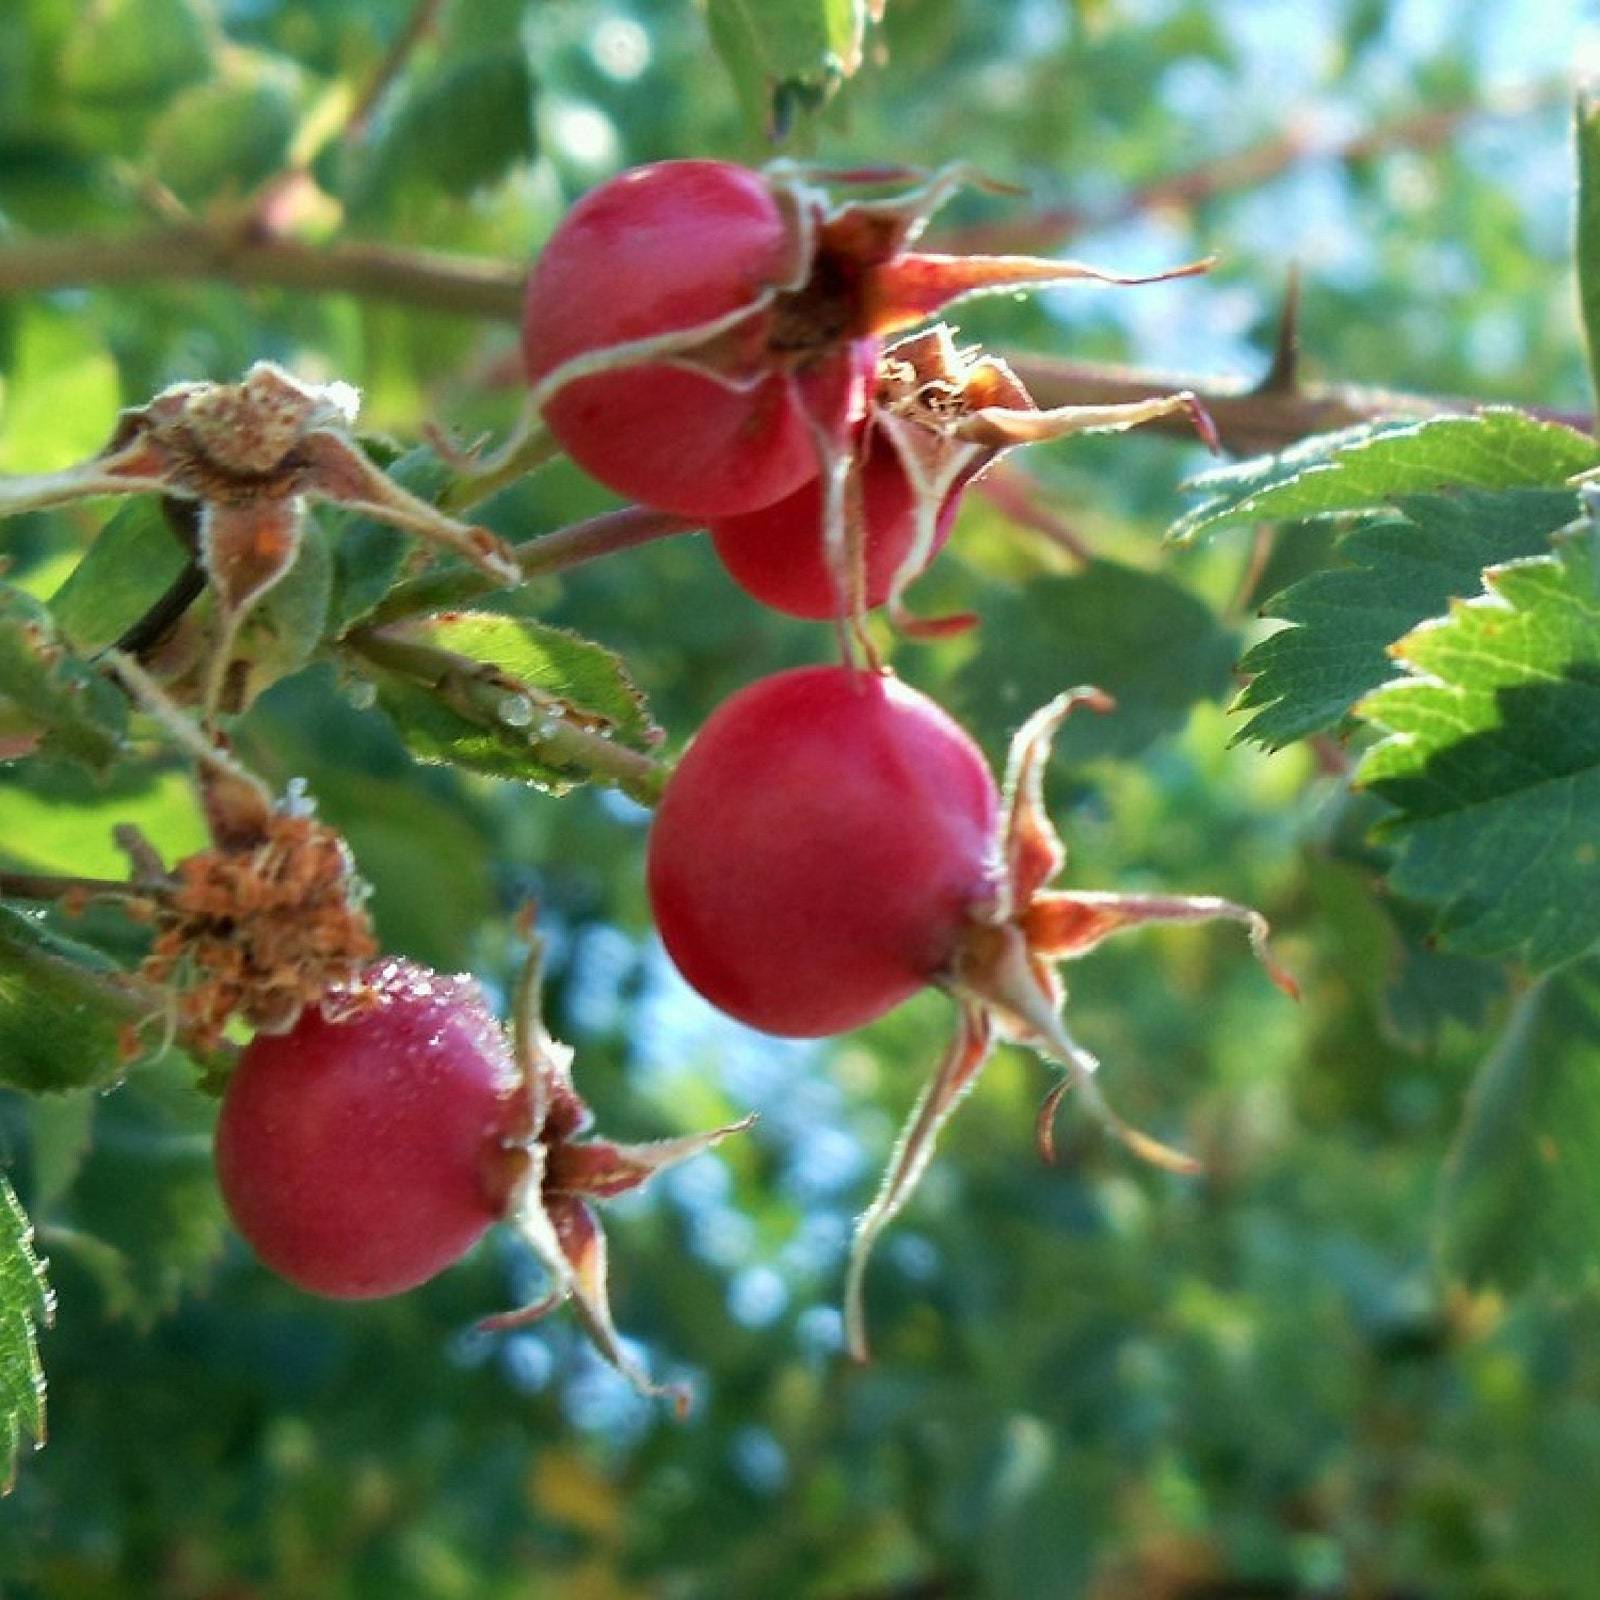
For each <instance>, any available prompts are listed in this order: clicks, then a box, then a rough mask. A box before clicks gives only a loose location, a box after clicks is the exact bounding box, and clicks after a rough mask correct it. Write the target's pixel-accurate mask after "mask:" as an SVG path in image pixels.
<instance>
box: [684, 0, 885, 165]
mask: <svg viewBox="0 0 1600 1600" xmlns="http://www.w3.org/2000/svg"><path fill="white" fill-rule="evenodd" d="M706 18H707V22H708V24H709V26H710V29H711V42H712V44H713V45H714V46H715V47H716V51H717V54H718V55H719V56H721V58H722V62H723V65H724V66H725V67H727V69H728V71H729V73H730V74H731V75H732V77H733V82H734V87H735V89H736V90H737V91H738V94H739V99H740V103H741V104H742V105H743V106H744V107H745V110H746V112H747V114H748V115H749V117H750V119H751V120H752V121H753V122H755V123H757V124H758V125H759V126H760V127H761V128H762V129H763V130H764V131H765V132H766V134H767V136H768V137H769V138H771V139H781V138H783V137H784V135H785V134H786V133H787V132H788V130H789V127H790V126H791V124H792V123H793V121H794V117H795V114H796V112H798V111H811V110H815V109H817V108H818V107H819V106H821V105H822V104H823V103H824V102H825V101H826V100H827V99H828V98H829V97H830V96H831V95H832V94H833V92H834V91H835V90H836V89H837V88H838V87H839V85H840V84H841V83H842V82H843V81H844V80H845V79H846V78H849V77H851V76H853V75H854V73H855V72H856V71H857V69H858V68H859V67H860V65H861V44H862V39H863V37H864V35H865V32H866V24H867V8H866V5H865V3H864V0H709V4H708V6H707V11H706Z"/></svg>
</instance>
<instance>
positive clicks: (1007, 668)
mask: <svg viewBox="0 0 1600 1600" xmlns="http://www.w3.org/2000/svg"><path fill="white" fill-rule="evenodd" d="M978 609H979V615H980V618H981V623H980V630H979V633H978V639H979V644H980V649H979V652H978V654H977V655H976V656H974V657H973V658H972V659H971V660H970V661H969V662H967V663H966V665H965V666H963V667H962V669H961V671H960V672H959V673H958V674H957V676H956V679H955V685H954V687H955V694H956V699H957V702H958V704H959V705H960V707H961V709H962V710H963V711H964V712H965V713H966V714H967V717H968V720H969V721H970V722H971V723H972V724H973V725H974V726H975V727H977V728H978V729H980V730H982V732H983V733H984V734H986V735H988V736H990V737H991V738H993V739H994V740H995V741H997V742H999V741H1003V740H1004V739H1005V738H1006V737H1007V735H1008V734H1009V732H1010V730H1012V729H1014V728H1015V727H1016V726H1017V725H1018V724H1019V723H1021V722H1022V721H1023V719H1024V718H1026V717H1027V716H1028V715H1029V714H1030V713H1031V712H1033V711H1034V710H1036V709H1037V708H1038V707H1039V706H1041V705H1043V704H1044V703H1045V702H1046V701H1047V700H1049V699H1051V698H1053V697H1054V696H1055V695H1057V694H1059V693H1060V692H1061V691H1062V690H1063V689H1068V688H1071V687H1072V686H1073V685H1074V684H1080V683H1090V684H1095V685H1097V686H1098V687H1099V688H1102V689H1104V690H1105V691H1106V692H1107V693H1108V694H1110V695H1112V696H1113V698H1114V699H1115V700H1116V702H1117V708H1116V710H1115V711H1114V712H1112V713H1111V714H1110V715H1108V716H1098V717H1097V716H1091V715H1084V716H1077V717H1073V718H1071V719H1070V720H1069V721H1068V722H1067V724H1066V726H1064V727H1063V728H1062V730H1061V734H1060V736H1059V738H1058V739H1057V741H1056V748H1057V750H1058V751H1059V752H1060V753H1061V754H1062V755H1063V756H1064V757H1065V759H1067V760H1069V761H1083V760H1088V759H1092V758H1094V757H1098V756H1112V757H1120V758H1124V759H1125V758H1127V757H1129V756H1132V755H1136V754H1137V753H1138V752H1139V751H1141V750H1143V749H1144V748H1145V747H1146V746H1147V745H1149V744H1150V743H1151V742H1152V741H1154V740H1156V739H1158V738H1161V737H1162V736H1163V735H1165V734H1169V733H1175V732H1177V731H1178V730H1179V729H1180V728H1182V727H1183V725H1184V723H1185V722H1186V721H1187V720H1188V716H1189V712H1190V711H1191V709H1192V708H1193V707H1194V706H1195V705H1197V704H1198V703H1199V702H1200V701H1202V700H1214V699H1220V698H1221V697H1222V696H1224V695H1226V694H1227V692H1228V690H1229V688H1230V686H1231V683H1232V670H1233V662H1234V658H1235V656H1236V654H1237V651H1238V641H1237V638H1236V637H1235V635H1234V634H1232V633H1231V632H1229V630H1228V629H1226V628H1224V627H1223V626H1222V625H1221V624H1220V623H1219V622H1218V621H1217V619H1216V617H1215V616H1214V615H1213V613H1212V611H1211V609H1210V607H1208V606H1206V605H1204V604H1203V603H1202V602H1201V601H1199V600H1197V599H1196V598H1195V597H1194V596H1193V595H1192V594H1190V593H1189V591H1188V590H1187V589H1184V588H1182V587H1181V586H1180V585H1178V584H1176V583H1174V582H1172V580H1171V579H1169V578H1164V577H1162V576H1160V575H1159V574H1157V573H1150V572H1141V571H1139V570H1138V569H1136V568H1133V567H1124V566H1119V565H1118V564H1117V563H1115V562H1112V561H1096V562H1095V563H1094V564H1093V565H1092V566H1090V567H1089V568H1087V569H1086V570H1085V571H1083V572H1081V573H1074V574H1072V575H1071V576H1067V577H1047V578H1036V579H1032V580H1030V581H1029V582H1028V583H1027V584H1025V585H1022V586H1019V587H1014V588H1006V589H1004V590H996V591H995V592H994V594H993V595H992V596H991V597H990V598H988V599H986V600H984V601H983V602H981V603H980V605H979V608H978Z"/></svg>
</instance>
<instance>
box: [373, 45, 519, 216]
mask: <svg viewBox="0 0 1600 1600" xmlns="http://www.w3.org/2000/svg"><path fill="white" fill-rule="evenodd" d="M533 98H534V81H533V74H532V72H531V71H530V70H529V67H528V59H527V55H526V53H525V52H524V51H523V50H522V48H521V47H520V46H519V45H511V46H503V45H497V46H492V47H490V48H488V49H484V50H479V51H475V52H474V53H472V54H471V55H467V56H460V57H457V58H455V59H454V60H452V61H450V62H449V63H448V64H447V65H445V66H444V67H442V68H440V70H439V71H438V72H436V73H435V74H434V75H433V76H432V77H430V78H428V79H426V80H425V81H423V82H422V83H419V84H417V85H416V86H414V87H413V88H412V89H411V90H410V91H409V92H408V93H407V94H406V96H405V98H404V99H403V100H402V101H401V102H400V104H399V106H398V108H397V109H396V111H395V112H394V114H393V116H392V117H390V118H389V119H388V121H387V122H386V123H385V125H384V126H383V127H382V129H381V130H380V131H379V132H378V134H377V136H376V139H375V142H374V144H373V147H372V153H371V156H370V158H369V160H368V161H367V163H366V165H365V166H364V168H363V169H362V171H361V174H360V176H359V178H358V179H357V181H356V186H355V187H356V192H355V194H354V195H353V196H352V201H351V203H352V205H353V206H355V207H357V208H360V207H363V206H366V205H369V204H372V203H374V202H380V203H381V202H382V201H385V200H387V199H388V197H389V196H390V195H391V194H392V193H393V192H395V191H396V190H398V189H400V188H402V187H406V186H410V185H414V184H418V183H424V184H431V185H432V186H433V187H435V188H438V189H442V190H444V192H445V193H446V194H450V195H455V196H458V197H463V198H464V197H465V196H467V195H470V194H472V193H474V192H475V191H477V190H479V189H483V188H486V187H488V185H490V184H492V183H496V182H498V181H499V179H501V178H502V177H504V176H505V174H506V173H507V172H509V171H510V170H511V169H512V167H514V166H516V165H518V164H519V163H522V162H527V161H531V160H532V159H533V157H534V155H535V153H536V150H537V144H536V141H535V137H534V121H533Z"/></svg>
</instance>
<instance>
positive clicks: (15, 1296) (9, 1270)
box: [0, 1177, 52, 1494]
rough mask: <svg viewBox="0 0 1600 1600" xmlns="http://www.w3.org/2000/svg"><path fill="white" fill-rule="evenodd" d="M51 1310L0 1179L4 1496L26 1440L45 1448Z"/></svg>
mask: <svg viewBox="0 0 1600 1600" xmlns="http://www.w3.org/2000/svg"><path fill="white" fill-rule="evenodd" d="M51 1310H52V1300H51V1296H50V1290H49V1288H48V1286H47V1285H46V1283H45V1278H44V1269H43V1267H42V1266H41V1265H40V1264H39V1258H38V1256H36V1255H35V1254H34V1252H33V1228H32V1226H31V1225H30V1224H29V1222H28V1215H27V1213H26V1212H25V1211H24V1210H23V1209H22V1206H21V1205H20V1204H19V1203H18V1200H17V1197H16V1195H15V1194H13V1193H12V1190H11V1185H10V1184H9V1183H7V1182H6V1180H5V1179H4V1178H3V1177H0V1494H3V1493H6V1492H8V1491H9V1490H10V1488H11V1486H12V1484H13V1482H14V1481H15V1479H16V1470H17V1452H18V1450H19V1449H20V1448H21V1446H22V1441H23V1439H24V1438H27V1439H31V1440H32V1441H33V1442H34V1444H35V1445H41V1444H43V1443H44V1369H43V1368H42V1367H41V1366H40V1365H39V1349H38V1343H37V1332H38V1326H39V1324H40V1323H41V1322H45V1323H48V1322H49V1320H50V1314H51Z"/></svg>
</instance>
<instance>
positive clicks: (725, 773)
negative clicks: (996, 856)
mask: <svg viewBox="0 0 1600 1600" xmlns="http://www.w3.org/2000/svg"><path fill="white" fill-rule="evenodd" d="M998 804H999V796H998V794H997V792H996V789H995V785H994V780H993V779H992V778H991V777H990V775H989V770H988V768H987V767H986V766H985V764H984V760H983V756H982V754H981V752H980V751H979V750H978V747H977V746H976V745H975V744H974V743H973V742H972V740H971V739H970V738H968V736H967V735H966V734H965V733H964V732H963V731H962V730H961V728H960V727H958V726H957V724H956V723H955V722H954V721H952V720H951V718H950V717H949V716H948V715H946V713H945V712H944V711H942V710H941V709H940V708H939V707H938V706H937V705H935V704H934V703H933V701H931V700H929V699H928V698H927V697H926V696H924V695H921V694H918V693H917V691H916V690H914V689H910V688H907V687H906V685H904V684H902V683H900V682H899V681H898V680H897V679H895V678H892V677H883V676H879V675H877V674H873V673H864V672H856V671H852V670H851V669H849V668H846V667H801V668H798V669H796V670H794V671H791V672H783V673H779V674H778V675H777V676H775V677H771V678H764V679H762V680H761V681H760V682H759V683H755V684H752V685H750V686H749V687H748V688H746V689H744V690H742V691H740V693H738V694H736V695H735V696H734V697H733V698H732V699H731V700H729V701H727V702H726V703H725V704H724V705H723V706H721V707H720V708H719V709H718V710H717V711H716V713H715V714H714V715H713V716H712V717H711V719H710V721H708V722H707V723H706V725H705V727H704V728H702V729H701V731H700V733H699V735H698V737H697V738H696V739H695V741H694V743H693V744H692V745H691V746H690V747H689V750H688V753H687V754H686V755H685V756H684V758H683V760H682V761H681V762H680V763H679V766H678V768H677V771H676V772H675V773H674V774H673V777H672V780H671V782H670V783H669V784H668V786H667V791H666V794H665V796H664V798H663V800H662V802H661V807H660V810H659V811H658V813H657V815H656V820H655V825H654V827H653V828H652V830H651V834H650V855H649V884H650V900H651V904H652V906H653V907H654V911H655V917H656V923H657V926H658V928H659V929H660V932H661V937H662V939H663V941H664V942H665V944H666V947H667V950H668V952H669V953H670V954H671V956H672V958H673V960H674V961H675V962H676V963H677V965H678V967H679V970H680V971H682V973H683V975H684V976H685V977H686V978H687V979H688V980H689V982H690V983H691V984H693V985H694V987H695V988H696V989H698V990H699V991H700V992H701V994H703V995H705V996H706V998H707V999H709V1000H710V1001H712V1002H713V1003H714V1004H715V1005H717V1006H719V1007H720V1008H721V1009H722V1010H724V1011H726V1012H728V1013H729V1014H730V1015H732V1016H735V1017H738V1018H739V1019H740V1020H741V1021H743V1022H747V1023H749V1024H750V1025H751V1026H753V1027H757V1028H762V1029H765V1030H766V1031H767V1032H769V1033H778V1034H787V1035H791V1036H800V1037H804V1036H815V1035H820V1034H828V1033H840V1032H843V1031H845V1030H847V1029H850V1028H855V1027H859V1026H860V1025H861V1024H863V1023H865V1022H869V1021H871V1020H872V1018H874V1017H876V1016H879V1015H881V1014H882V1013H883V1012H885V1011H888V1010H889V1009H890V1008H891V1007H893V1006H896V1005H898V1004H899V1003H900V1002H901V1001H902V1000H904V999H906V998H907V997H908V996H910V995H912V994H914V993H915V992H916V991H917V990H918V989H920V988H922V987H923V986H924V985H925V984H927V983H929V982H931V981H933V979H934V978H935V977H936V976H937V975H938V974H939V973H940V972H941V971H942V970H943V969H944V968H945V966H946V965H947V964H948V963H949V961H950V960H951V958H952V956H953V953H954V941H955V938H956V936H957V934H958V933H959V931H960V929H961V928H962V926H963V924H964V923H965V921H966V919H967V917H968V914H969V912H970V910H971V908H972V907H973V906H974V905H975V904H979V903H981V902H983V901H984V900H985V899H986V898H988V897H990V896H991V895H992V892H993V879H994V872H995V864H994V860H993V857H992V853H991V850H992V839H993V835H994V830H995V818H996V812H997V808H998Z"/></svg>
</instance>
